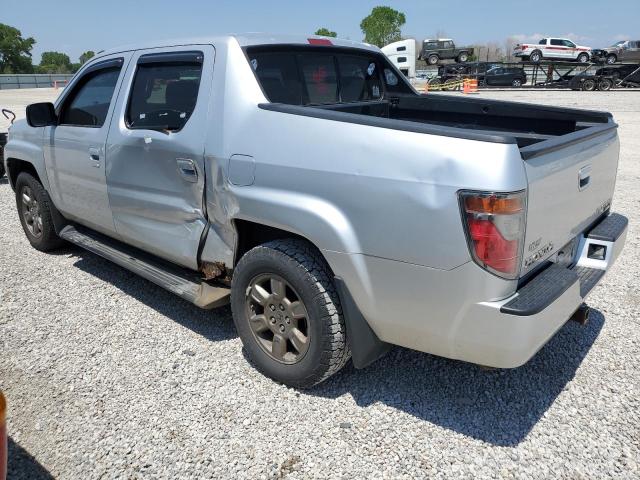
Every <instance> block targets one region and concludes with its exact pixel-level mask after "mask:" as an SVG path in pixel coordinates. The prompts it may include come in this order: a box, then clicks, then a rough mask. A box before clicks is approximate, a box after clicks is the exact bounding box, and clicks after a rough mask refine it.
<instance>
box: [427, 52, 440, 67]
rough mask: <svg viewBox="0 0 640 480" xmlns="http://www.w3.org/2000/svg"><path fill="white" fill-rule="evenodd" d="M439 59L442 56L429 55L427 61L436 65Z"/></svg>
mask: <svg viewBox="0 0 640 480" xmlns="http://www.w3.org/2000/svg"><path fill="white" fill-rule="evenodd" d="M438 60H440V57H438V55H436V54H433V55H429V57H428V58H427V63H428V64H429V65H435V64H436V63H438Z"/></svg>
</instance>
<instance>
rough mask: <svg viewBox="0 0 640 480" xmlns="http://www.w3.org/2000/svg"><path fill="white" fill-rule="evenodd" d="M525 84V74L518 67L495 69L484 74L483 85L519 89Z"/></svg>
mask: <svg viewBox="0 0 640 480" xmlns="http://www.w3.org/2000/svg"><path fill="white" fill-rule="evenodd" d="M525 83H527V74H526V73H524V70H523V69H522V68H518V67H497V68H492V69H491V70H488V71H487V73H485V74H484V84H485V85H487V86H494V87H521V86H522V85H524V84H525Z"/></svg>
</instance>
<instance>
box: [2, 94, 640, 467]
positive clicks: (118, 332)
mask: <svg viewBox="0 0 640 480" xmlns="http://www.w3.org/2000/svg"><path fill="white" fill-rule="evenodd" d="M0 94H1V95H0V105H2V104H3V101H4V102H5V104H6V103H11V99H12V97H11V95H12V93H7V92H0ZM38 95H40V96H42V95H44V92H42V91H40V92H38ZM49 95H51V96H52V95H54V92H52V91H50V92H49ZM481 96H482V97H489V96H491V97H495V98H503V99H515V100H521V101H531V102H540V103H548V104H553V105H566V106H572V107H574V106H577V107H585V108H597V109H609V110H611V111H613V112H614V114H615V116H616V119H617V121H618V122H619V123H620V137H621V142H622V151H621V163H620V168H619V178H618V186H617V192H616V196H615V200H614V209H615V210H616V211H619V212H621V213H623V214H625V215H627V216H628V217H629V219H630V221H631V225H630V230H629V235H628V239H627V246H626V248H625V251H624V253H623V255H622V256H621V258H620V259H619V261H618V263H617V265H616V266H615V267H614V269H613V270H612V272H611V273H610V274H609V275H608V276H607V277H606V278H605V280H604V281H603V282H602V283H601V285H600V286H599V287H597V288H596V289H595V290H594V291H593V293H592V295H591V297H590V300H589V303H590V305H591V306H592V307H593V308H594V314H593V315H592V318H591V321H590V323H589V325H588V326H586V327H580V326H579V325H577V324H573V323H572V324H567V325H566V326H565V327H563V328H562V329H561V331H560V332H559V333H558V334H557V335H556V336H555V337H554V338H553V339H552V340H551V342H550V343H549V344H548V345H547V346H545V347H544V348H543V349H542V350H541V351H540V352H539V353H538V354H537V355H536V356H535V357H534V359H533V360H532V361H531V362H529V363H528V364H527V365H525V366H524V367H521V368H518V369H515V370H509V371H484V370H482V369H480V368H478V367H476V366H473V365H469V364H465V363H462V362H456V361H450V360H446V359H442V358H438V357H434V356H431V355H427V354H422V353H417V352H413V351H409V350H405V349H400V348H398V349H395V350H393V351H392V352H391V353H390V354H389V355H387V356H386V357H385V358H384V359H382V360H380V361H379V362H377V363H376V364H375V365H374V366H372V367H370V368H368V369H365V370H360V371H358V370H355V369H353V368H352V367H351V366H348V367H347V368H345V370H344V371H343V372H342V373H340V374H338V375H337V376H336V377H334V378H333V379H331V380H329V381H328V382H327V383H325V384H323V385H321V386H319V387H317V388H316V389H314V390H311V391H308V392H298V391H296V390H293V389H289V388H286V387H284V386H281V385H277V384H275V383H273V382H272V381H270V380H268V379H266V378H264V377H262V376H261V375H260V374H258V373H257V372H256V371H255V370H254V369H253V368H252V367H251V366H250V365H249V364H248V363H247V360H246V359H245V357H244V356H243V354H242V349H241V344H240V341H239V339H238V338H237V336H236V334H235V331H234V328H233V323H232V320H231V315H230V312H229V310H228V309H222V310H218V311H214V312H204V311H201V310H199V309H197V308H196V307H194V306H192V305H190V304H188V303H186V302H184V301H182V300H180V299H179V298H177V297H175V296H173V295H171V294H169V293H167V292H165V291H163V290H161V289H160V288H158V287H156V286H154V285H152V284H151V283H149V282H147V281H145V280H142V279H140V278H137V277H135V276H133V275H132V274H130V273H128V272H127V271H125V270H123V269H121V268H119V267H117V266H115V265H112V264H110V263H108V262H106V261H104V260H102V259H100V258H98V257H96V256H94V255H92V254H90V253H86V252H83V251H81V250H78V249H75V248H71V247H70V248H68V249H66V250H63V251H61V252H59V253H56V254H53V255H52V254H49V255H47V254H42V253H39V252H37V251H35V250H33V249H31V248H30V247H29V245H28V243H27V240H26V239H25V237H24V235H23V233H22V231H21V229H20V224H19V222H18V218H17V215H16V213H15V207H14V200H13V195H12V192H11V189H10V187H9V185H8V184H7V182H6V180H2V181H0V241H1V243H0V245H1V246H2V255H0V302H1V303H0V348H1V351H2V355H0V388H1V389H2V390H3V391H4V392H5V394H6V395H7V398H8V401H9V420H8V422H9V425H8V426H9V433H10V437H11V438H10V447H9V451H10V459H9V471H10V478H24V479H31V478H51V477H54V478H83V479H85V478H87V479H88V478H116V477H119V478H203V477H205V478H206V477H211V478H221V477H234V478H285V477H286V478H290V479H296V478H298V479H302V478H305V479H306V478H326V477H332V478H340V477H342V478H412V477H413V478H425V477H433V478H447V477H448V478H451V477H453V478H480V477H482V478H485V477H486V478H572V479H579V478H605V477H613V478H638V477H639V476H640V466H639V463H640V413H639V412H640V402H639V398H638V393H639V391H640V355H639V353H640V329H639V328H638V327H639V325H638V324H639V320H638V319H639V313H640V289H639V287H638V285H637V280H638V278H639V267H638V265H640V249H639V248H638V247H639V243H640V231H639V229H638V228H639V227H638V225H639V220H640V214H639V213H638V212H639V210H640V190H639V189H638V183H639V181H640V164H639V160H640V155H639V154H638V152H640V135H638V132H639V128H640V94H639V93H637V92H610V93H591V94H584V93H580V92H524V91H523V92H491V94H488V93H482V94H481ZM7 99H8V100H7ZM14 100H15V99H14ZM13 103H14V104H15V103H18V102H17V101H14V102H13ZM15 106H16V105H14V107H15ZM18 113H19V114H21V113H22V111H21V110H19V112H18Z"/></svg>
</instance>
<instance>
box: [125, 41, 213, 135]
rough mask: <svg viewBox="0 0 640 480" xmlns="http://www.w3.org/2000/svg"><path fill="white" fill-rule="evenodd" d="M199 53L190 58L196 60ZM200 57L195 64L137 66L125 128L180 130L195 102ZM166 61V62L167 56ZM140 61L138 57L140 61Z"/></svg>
mask: <svg viewBox="0 0 640 480" xmlns="http://www.w3.org/2000/svg"><path fill="white" fill-rule="evenodd" d="M198 53H199V52H194V53H193V54H192V55H193V56H194V58H197V54H198ZM201 56H202V54H201V53H200V60H199V61H195V60H194V61H189V60H188V58H187V56H186V55H185V59H183V60H180V61H176V62H171V61H163V60H162V56H161V55H158V56H157V57H156V58H157V59H158V61H157V62H156V61H149V62H148V63H144V62H143V63H139V65H138V66H137V70H136V75H135V78H134V81H133V87H132V89H131V96H130V98H129V106H128V108H127V115H126V120H127V125H128V127H129V128H132V129H151V130H169V131H178V130H181V129H182V128H183V127H184V126H185V125H186V123H187V121H188V120H189V117H191V114H192V113H193V110H194V109H195V106H196V101H197V99H198V90H199V87H200V76H201V73H202V57H201ZM167 58H169V57H168V56H167ZM143 59H144V57H141V61H143Z"/></svg>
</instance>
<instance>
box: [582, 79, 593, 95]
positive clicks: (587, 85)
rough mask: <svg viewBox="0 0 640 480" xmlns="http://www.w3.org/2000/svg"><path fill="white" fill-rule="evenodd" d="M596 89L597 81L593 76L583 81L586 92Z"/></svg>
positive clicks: (583, 88)
mask: <svg viewBox="0 0 640 480" xmlns="http://www.w3.org/2000/svg"><path fill="white" fill-rule="evenodd" d="M595 89H596V81H595V80H594V79H593V78H587V79H586V80H585V81H584V82H582V90H583V91H585V92H593V91H594V90H595Z"/></svg>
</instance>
